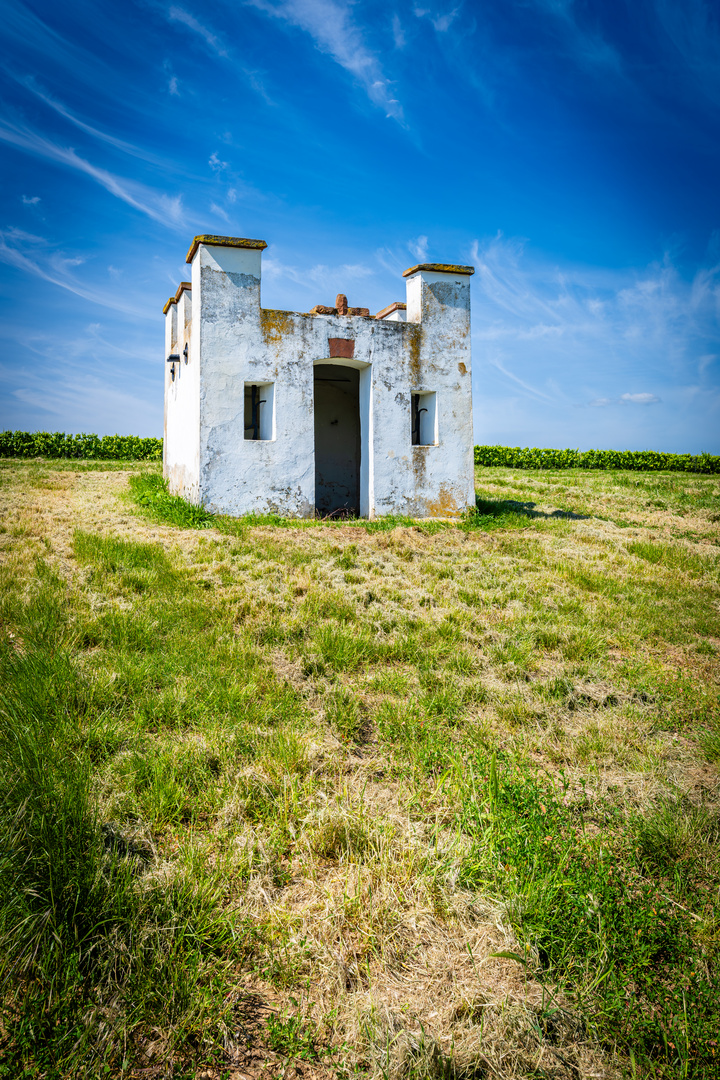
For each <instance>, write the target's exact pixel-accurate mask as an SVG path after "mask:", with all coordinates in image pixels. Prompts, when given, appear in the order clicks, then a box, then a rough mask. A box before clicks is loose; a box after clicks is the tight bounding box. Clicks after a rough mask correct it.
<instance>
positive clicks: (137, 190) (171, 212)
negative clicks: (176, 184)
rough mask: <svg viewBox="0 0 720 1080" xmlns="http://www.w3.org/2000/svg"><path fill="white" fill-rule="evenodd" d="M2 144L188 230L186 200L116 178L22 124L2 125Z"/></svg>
mask: <svg viewBox="0 0 720 1080" xmlns="http://www.w3.org/2000/svg"><path fill="white" fill-rule="evenodd" d="M0 140H2V141H3V142H6V143H9V144H10V145H11V146H15V147H17V148H18V149H20V150H25V151H26V152H27V153H30V154H33V155H35V156H37V157H41V158H45V159H46V160H49V161H54V162H56V163H57V164H59V165H64V166H66V167H67V168H70V169H74V170H75V171H77V172H80V173H83V174H84V175H85V176H89V177H90V178H91V179H92V180H94V181H95V182H96V183H97V184H99V185H100V186H101V187H103V188H105V190H106V191H108V192H110V194H111V195H114V196H115V198H117V199H120V200H121V201H122V202H124V203H127V205H128V206H132V207H133V208H134V209H135V210H139V211H140V212H141V213H143V214H147V216H148V217H151V218H153V219H154V220H155V221H158V222H160V224H162V225H166V226H168V227H169V228H173V229H186V228H187V227H188V222H187V217H186V213H185V210H184V207H183V205H182V196H181V195H175V196H170V195H167V194H165V193H163V192H157V191H155V190H153V189H152V188H149V187H147V186H146V185H144V184H140V183H139V182H138V181H135V180H127V179H125V178H123V177H119V176H116V175H115V174H114V173H111V172H109V171H108V170H107V169H101V168H99V167H98V166H96V165H93V164H91V163H90V162H89V161H87V160H86V159H85V158H82V157H80V155H79V154H77V153H76V152H75V150H73V149H72V147H64V146H59V145H58V144H57V143H54V142H52V140H50V139H47V138H46V137H45V136H44V135H41V134H39V133H38V132H36V131H33V130H32V129H31V128H28V127H24V126H22V125H20V124H13V123H12V122H11V121H9V120H6V121H4V122H0Z"/></svg>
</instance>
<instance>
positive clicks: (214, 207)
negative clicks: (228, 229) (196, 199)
mask: <svg viewBox="0 0 720 1080" xmlns="http://www.w3.org/2000/svg"><path fill="white" fill-rule="evenodd" d="M210 213H211V214H215V215H216V217H219V218H222V220H223V221H224V222H225V224H226V225H229V224H230V218H229V216H228V213H227V210H223V208H222V206H218V204H217V203H214V202H213V203H210Z"/></svg>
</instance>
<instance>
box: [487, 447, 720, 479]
mask: <svg viewBox="0 0 720 1080" xmlns="http://www.w3.org/2000/svg"><path fill="white" fill-rule="evenodd" d="M475 464H476V465H483V466H485V467H486V468H492V467H497V466H504V467H505V468H506V469H630V470H634V471H637V472H657V471H658V470H660V469H667V470H671V471H673V472H695V473H720V457H718V456H717V455H713V454H666V453H663V452H662V451H660V450H541V449H539V448H538V447H537V446H532V447H522V446H476V447H475Z"/></svg>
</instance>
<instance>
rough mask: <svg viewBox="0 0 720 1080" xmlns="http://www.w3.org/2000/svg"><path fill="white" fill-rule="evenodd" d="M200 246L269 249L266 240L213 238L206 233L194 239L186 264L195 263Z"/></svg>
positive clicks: (229, 237)
mask: <svg viewBox="0 0 720 1080" xmlns="http://www.w3.org/2000/svg"><path fill="white" fill-rule="evenodd" d="M200 244H207V245H208V247H235V248H253V249H254V250H255V251H263V250H264V249H265V248H266V247H267V244H266V243H265V241H264V240H248V239H247V238H246V237H244V236H213V235H212V234H210V233H204V234H203V235H202V236H196V237H195V238H194V240H193V242H192V244H191V245H190V250H189V251H188V253H187V258H186V259H185V262H188V263H189V262H192V261H193V259H194V257H195V253H196V251H197V249H198V248H199V247H200Z"/></svg>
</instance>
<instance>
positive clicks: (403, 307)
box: [375, 300, 407, 319]
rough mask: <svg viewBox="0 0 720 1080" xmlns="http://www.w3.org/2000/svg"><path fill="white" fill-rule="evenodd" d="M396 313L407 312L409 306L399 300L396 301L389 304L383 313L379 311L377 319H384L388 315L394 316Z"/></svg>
mask: <svg viewBox="0 0 720 1080" xmlns="http://www.w3.org/2000/svg"><path fill="white" fill-rule="evenodd" d="M394 311H407V304H401V303H400V301H399V300H396V301H395V303H394V304H388V306H387V307H384V308H383V309H382V311H378V313H377V315H376V316H375V318H376V319H384V318H385V317H386V316H387V315H392V313H393V312H394Z"/></svg>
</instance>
